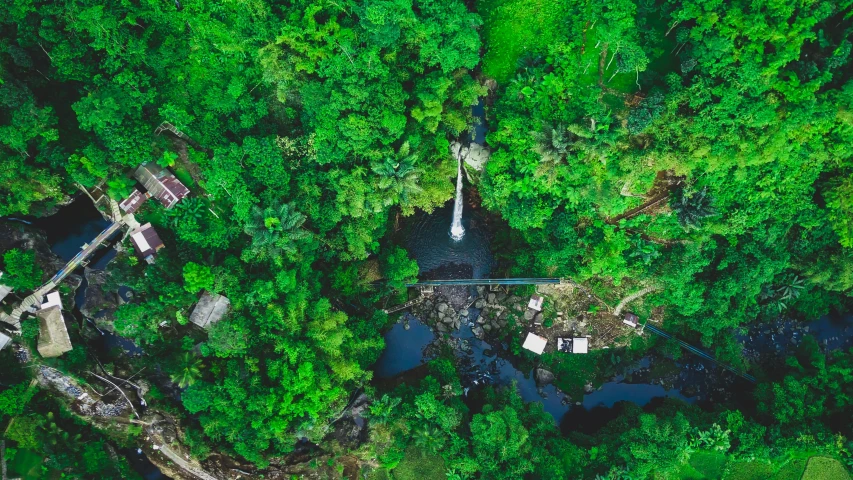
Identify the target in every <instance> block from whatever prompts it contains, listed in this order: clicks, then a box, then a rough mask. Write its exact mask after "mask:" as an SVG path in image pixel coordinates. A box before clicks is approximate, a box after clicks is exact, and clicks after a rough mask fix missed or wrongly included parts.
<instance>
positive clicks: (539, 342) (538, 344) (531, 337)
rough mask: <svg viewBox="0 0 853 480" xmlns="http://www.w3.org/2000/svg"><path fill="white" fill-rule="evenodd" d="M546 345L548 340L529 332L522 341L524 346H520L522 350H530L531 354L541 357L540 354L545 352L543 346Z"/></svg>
mask: <svg viewBox="0 0 853 480" xmlns="http://www.w3.org/2000/svg"><path fill="white" fill-rule="evenodd" d="M547 344H548V339H547V338H544V337H540V336H539V335H536V334H535V333H533V332H529V333H528V334H527V338H526V339H525V340H524V344H523V345H521V346H522V348H525V349H527V350H530V351H531V352H533V353H535V354H537V355H542V352H544V351H545V345H547Z"/></svg>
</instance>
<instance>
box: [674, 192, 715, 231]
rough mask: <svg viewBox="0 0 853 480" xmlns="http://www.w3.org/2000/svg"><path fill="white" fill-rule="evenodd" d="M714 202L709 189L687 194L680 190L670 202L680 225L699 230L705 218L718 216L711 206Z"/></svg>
mask: <svg viewBox="0 0 853 480" xmlns="http://www.w3.org/2000/svg"><path fill="white" fill-rule="evenodd" d="M712 201H713V199H712V198H711V196H710V195H708V187H703V188H702V190H699V191H697V192H692V193H685V192H684V189H679V190H678V191H677V192H676V193H675V195H674V197H673V199H672V201H671V202H670V207H671V208H672V211H673V212H675V214H676V215H677V216H678V223H680V224H681V226H682V227H685V228H688V229H689V228H697V229H698V228H700V227H701V226H702V219H703V218H706V217H710V216H713V215H716V211H715V210H714V207H713V206H712V205H711V203H712Z"/></svg>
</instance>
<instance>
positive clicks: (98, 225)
mask: <svg viewBox="0 0 853 480" xmlns="http://www.w3.org/2000/svg"><path fill="white" fill-rule="evenodd" d="M28 220H29V221H30V222H31V224H32V226H33V227H35V228H38V229H41V230H43V231H44V232H45V234H46V235H47V243H48V244H49V245H50V249H51V250H53V252H54V253H55V254H57V255H58V256H59V257H60V258H62V259H63V260H66V261H68V260H71V259H72V258H74V256H75V255H77V253H78V252H79V251H80V250H81V248H82V247H83V244H85V243H88V242H90V241H92V239H93V238H95V237H97V236H98V234H99V233H101V231H103V230H104V229H105V228H107V226H109V224H110V222H108V221H107V220H104V217H103V216H101V214H100V212H98V210H97V209H96V208H95V206H94V205H93V204H92V201H91V200H90V199H89V197H87V196H86V195H78V196H77V198H75V199H74V201H73V202H71V203H69V204H68V205H65V206H64V207H61V208H60V209H59V210H58V211H57V212H56V213H55V214H53V215H51V216H49V217H42V218H32V219H28ZM117 235H118V234H117ZM114 256H115V250H114V249H112V248H102V249H100V250H98V251H97V252H96V253H95V254H94V255H93V256H92V257H91V259H90V262H89V266H90V267H92V268H104V267H105V266H106V264H107V263H108V262H109V261H110V260H111V259H112V258H113V257H114Z"/></svg>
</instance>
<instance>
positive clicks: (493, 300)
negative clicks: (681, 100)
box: [488, 293, 497, 303]
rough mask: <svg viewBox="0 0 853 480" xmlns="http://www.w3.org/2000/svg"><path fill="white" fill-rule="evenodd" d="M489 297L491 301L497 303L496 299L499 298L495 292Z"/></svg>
mask: <svg viewBox="0 0 853 480" xmlns="http://www.w3.org/2000/svg"><path fill="white" fill-rule="evenodd" d="M488 298H489V303H495V299H496V298H497V295H495V294H494V293H490V294H489V297H488Z"/></svg>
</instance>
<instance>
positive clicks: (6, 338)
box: [0, 332, 12, 350]
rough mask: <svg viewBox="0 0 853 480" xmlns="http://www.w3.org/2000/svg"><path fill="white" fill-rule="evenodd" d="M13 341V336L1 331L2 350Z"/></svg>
mask: <svg viewBox="0 0 853 480" xmlns="http://www.w3.org/2000/svg"><path fill="white" fill-rule="evenodd" d="M11 343H12V338H11V337H9V336H8V335H6V334H5V333H3V332H0V350H3V349H4V348H6V347H7V346H9V344H11Z"/></svg>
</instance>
